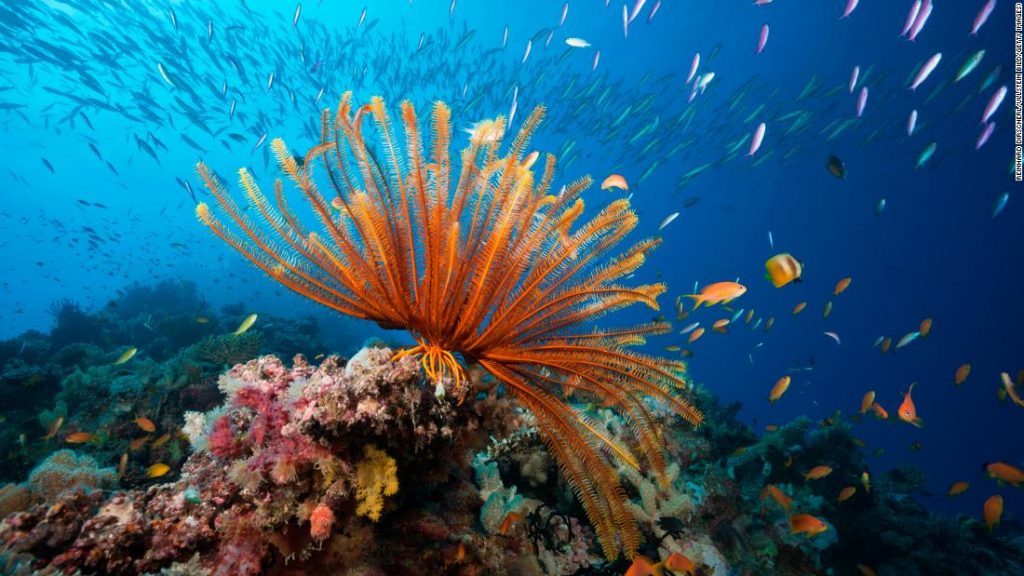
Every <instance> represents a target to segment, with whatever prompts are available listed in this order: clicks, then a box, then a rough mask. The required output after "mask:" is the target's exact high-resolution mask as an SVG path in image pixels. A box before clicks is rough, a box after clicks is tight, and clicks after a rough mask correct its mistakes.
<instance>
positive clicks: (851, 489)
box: [836, 486, 857, 502]
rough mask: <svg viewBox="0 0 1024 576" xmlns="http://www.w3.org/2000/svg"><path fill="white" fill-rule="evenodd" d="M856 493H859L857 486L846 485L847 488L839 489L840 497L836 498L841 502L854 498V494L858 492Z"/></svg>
mask: <svg viewBox="0 0 1024 576" xmlns="http://www.w3.org/2000/svg"><path fill="white" fill-rule="evenodd" d="M856 493H857V487H856V486H847V487H845V488H843V489H842V490H840V491H839V497H838V498H836V500H837V501H839V502H846V501H847V500H849V499H850V498H852V497H853V495H854V494H856Z"/></svg>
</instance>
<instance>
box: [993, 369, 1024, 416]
mask: <svg viewBox="0 0 1024 576" xmlns="http://www.w3.org/2000/svg"><path fill="white" fill-rule="evenodd" d="M999 378H1000V379H1001V380H1002V382H1003V391H1005V392H1006V395H1007V396H1009V397H1010V400H1012V401H1013V403H1014V404H1016V405H1017V406H1020V407H1021V408H1024V400H1022V399H1021V397H1020V394H1018V393H1017V385H1016V383H1014V381H1013V380H1012V379H1011V378H1010V374H1009V373H1008V372H1001V373H1000V374H999Z"/></svg>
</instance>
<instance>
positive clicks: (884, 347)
mask: <svg viewBox="0 0 1024 576" xmlns="http://www.w3.org/2000/svg"><path fill="white" fill-rule="evenodd" d="M890 348H892V338H890V337H888V336H886V337H885V338H884V339H883V340H882V344H881V345H880V346H879V347H878V351H879V352H881V353H882V354H885V353H886V352H888V351H889V349H890Z"/></svg>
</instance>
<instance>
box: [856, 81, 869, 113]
mask: <svg viewBox="0 0 1024 576" xmlns="http://www.w3.org/2000/svg"><path fill="white" fill-rule="evenodd" d="M868 92H869V91H868V87H867V86H863V87H861V89H860V94H859V95H858V96H857V118H860V117H862V116H864V110H865V109H866V108H867V107H868Z"/></svg>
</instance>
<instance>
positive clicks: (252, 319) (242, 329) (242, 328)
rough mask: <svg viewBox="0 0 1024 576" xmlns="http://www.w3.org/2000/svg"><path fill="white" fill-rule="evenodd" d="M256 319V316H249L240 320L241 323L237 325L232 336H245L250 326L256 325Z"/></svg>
mask: <svg viewBox="0 0 1024 576" xmlns="http://www.w3.org/2000/svg"><path fill="white" fill-rule="evenodd" d="M256 318H257V315H256V314H249V316H248V317H246V319H245V320H242V323H241V324H239V325H238V329H237V330H235V331H234V332H233V333H232V334H233V335H234V336H241V335H242V334H245V333H246V332H247V331H248V330H249V328H252V325H253V324H255V323H256Z"/></svg>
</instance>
